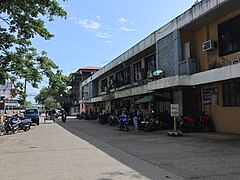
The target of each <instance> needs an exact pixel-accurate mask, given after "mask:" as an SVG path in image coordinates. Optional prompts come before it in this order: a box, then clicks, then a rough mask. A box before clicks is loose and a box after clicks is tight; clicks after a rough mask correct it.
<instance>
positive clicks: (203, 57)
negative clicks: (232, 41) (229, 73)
mask: <svg viewBox="0 0 240 180" xmlns="http://www.w3.org/2000/svg"><path fill="white" fill-rule="evenodd" d="M237 15H240V10H236V11H234V12H232V13H230V14H229V15H227V16H225V17H223V18H221V19H219V20H217V21H215V22H213V23H211V24H209V25H205V26H203V27H202V28H201V29H199V30H197V31H195V32H187V31H184V32H181V41H182V44H184V43H186V42H190V46H191V57H192V58H194V59H197V60H198V64H199V67H200V69H199V70H200V71H206V70H208V68H209V64H213V63H214V61H216V62H217V63H218V65H219V66H226V65H229V64H230V63H229V62H227V61H232V60H234V59H236V57H237V55H236V53H234V54H231V55H226V56H224V57H219V53H218V49H216V50H213V51H209V52H204V51H203V50H202V44H203V42H205V41H207V40H213V41H218V30H217V27H218V24H221V23H223V22H225V21H227V20H230V19H231V18H233V17H235V16H237ZM224 59H225V60H224ZM226 60H227V61H226Z"/></svg>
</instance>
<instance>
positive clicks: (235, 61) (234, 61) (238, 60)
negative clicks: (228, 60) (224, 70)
mask: <svg viewBox="0 0 240 180" xmlns="http://www.w3.org/2000/svg"><path fill="white" fill-rule="evenodd" d="M237 63H240V59H235V60H233V61H232V64H237Z"/></svg>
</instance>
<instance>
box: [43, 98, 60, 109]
mask: <svg viewBox="0 0 240 180" xmlns="http://www.w3.org/2000/svg"><path fill="white" fill-rule="evenodd" d="M44 106H45V108H46V109H48V110H50V109H52V108H53V109H56V108H57V102H56V100H54V99H53V98H52V97H47V98H46V99H45V101H44Z"/></svg>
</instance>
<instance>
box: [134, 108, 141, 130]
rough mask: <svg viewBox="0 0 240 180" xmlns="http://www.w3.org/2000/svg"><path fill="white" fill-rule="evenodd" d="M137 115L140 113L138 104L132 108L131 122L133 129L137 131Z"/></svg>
mask: <svg viewBox="0 0 240 180" xmlns="http://www.w3.org/2000/svg"><path fill="white" fill-rule="evenodd" d="M139 115H140V109H139V107H138V105H136V107H135V108H134V112H133V124H134V130H135V131H138V121H139Z"/></svg>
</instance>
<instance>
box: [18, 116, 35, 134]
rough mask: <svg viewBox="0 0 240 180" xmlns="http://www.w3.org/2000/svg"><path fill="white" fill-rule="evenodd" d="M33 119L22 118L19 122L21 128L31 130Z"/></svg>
mask: <svg viewBox="0 0 240 180" xmlns="http://www.w3.org/2000/svg"><path fill="white" fill-rule="evenodd" d="M31 122H32V121H31V119H21V120H20V123H19V129H20V130H23V131H25V132H26V131H29V130H30V128H31Z"/></svg>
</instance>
